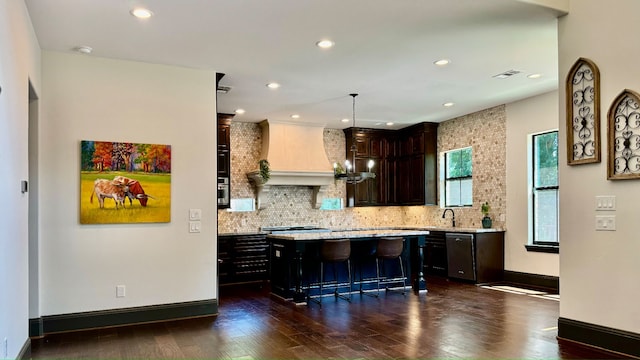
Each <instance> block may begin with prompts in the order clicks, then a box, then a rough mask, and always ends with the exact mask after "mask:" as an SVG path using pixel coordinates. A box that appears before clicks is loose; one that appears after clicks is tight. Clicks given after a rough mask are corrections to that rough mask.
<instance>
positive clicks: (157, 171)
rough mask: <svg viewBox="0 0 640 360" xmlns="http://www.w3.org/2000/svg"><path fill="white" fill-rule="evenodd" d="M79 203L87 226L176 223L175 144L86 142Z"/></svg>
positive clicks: (82, 145)
mask: <svg viewBox="0 0 640 360" xmlns="http://www.w3.org/2000/svg"><path fill="white" fill-rule="evenodd" d="M150 194H151V195H153V196H151V195H150ZM96 196H97V197H98V202H99V203H100V204H99V206H98V205H97V204H96V203H95V202H94V201H93V198H94V197H96ZM105 199H107V200H106V201H105ZM109 199H113V200H114V201H115V203H116V204H115V207H114V206H113V205H111V200H109ZM127 199H129V200H128V201H127ZM79 200H80V212H79V221H80V223H81V224H89V225H90V224H134V223H167V222H171V145H167V144H145V143H134V142H118V141H96V140H82V141H80V196H79ZM136 200H137V201H136ZM127 202H128V203H129V204H127ZM138 202H139V203H138ZM121 208H122V209H121ZM116 210H117V211H116Z"/></svg>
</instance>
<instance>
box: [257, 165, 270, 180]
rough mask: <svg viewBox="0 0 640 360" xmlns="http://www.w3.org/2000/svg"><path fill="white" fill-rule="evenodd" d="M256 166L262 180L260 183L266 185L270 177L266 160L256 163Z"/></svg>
mask: <svg viewBox="0 0 640 360" xmlns="http://www.w3.org/2000/svg"><path fill="white" fill-rule="evenodd" d="M258 165H259V166H260V177H261V178H262V182H263V183H266V182H267V181H268V180H269V178H270V177H271V168H269V161H268V160H267V159H262V160H260V161H258Z"/></svg>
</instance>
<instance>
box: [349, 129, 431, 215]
mask: <svg viewBox="0 0 640 360" xmlns="http://www.w3.org/2000/svg"><path fill="white" fill-rule="evenodd" d="M437 129H438V124H436V123H420V124H417V125H414V126H411V127H408V128H405V129H402V130H397V131H390V130H378V129H367V128H348V129H345V130H344V133H345V138H346V157H347V159H349V160H350V161H352V157H353V154H352V152H351V146H352V145H353V144H354V143H355V145H356V146H355V149H356V154H355V162H356V169H366V168H367V163H368V161H369V160H373V161H374V162H375V165H374V167H373V169H372V171H373V172H374V173H375V174H376V178H375V179H369V180H366V181H363V182H361V183H359V184H347V206H378V205H431V204H437V191H438V188H437V186H438V181H437V154H436V152H437Z"/></svg>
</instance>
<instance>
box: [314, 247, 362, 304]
mask: <svg viewBox="0 0 640 360" xmlns="http://www.w3.org/2000/svg"><path fill="white" fill-rule="evenodd" d="M350 256H351V241H350V240H349V239H339V240H324V241H323V242H322V245H320V284H319V285H320V293H319V294H318V299H313V298H311V296H310V295H309V294H308V293H307V301H313V302H316V303H318V304H319V305H320V306H322V303H321V302H320V301H321V299H322V295H323V294H324V291H323V290H324V285H325V284H334V286H335V287H334V295H335V297H336V298H338V297H340V298H342V299H345V300H347V301H349V302H351V284H352V282H351V261H350ZM345 262H346V264H347V276H348V279H347V281H348V282H349V284H348V285H347V286H348V287H349V296H348V297H347V296H344V295H343V294H340V293H339V292H338V290H339V288H340V287H341V284H340V281H339V279H338V271H337V270H336V264H338V263H345ZM325 263H330V264H332V265H333V266H332V267H333V279H334V281H332V282H327V283H325V281H324V264H325ZM342 287H345V285H343V286H342Z"/></svg>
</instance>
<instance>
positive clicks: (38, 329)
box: [29, 317, 44, 338]
mask: <svg viewBox="0 0 640 360" xmlns="http://www.w3.org/2000/svg"><path fill="white" fill-rule="evenodd" d="M42 329H43V327H42V318H41V317H39V318H36V319H29V337H30V338H38V337H42V335H43V334H44V331H43V330H42Z"/></svg>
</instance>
